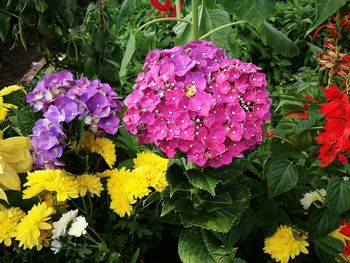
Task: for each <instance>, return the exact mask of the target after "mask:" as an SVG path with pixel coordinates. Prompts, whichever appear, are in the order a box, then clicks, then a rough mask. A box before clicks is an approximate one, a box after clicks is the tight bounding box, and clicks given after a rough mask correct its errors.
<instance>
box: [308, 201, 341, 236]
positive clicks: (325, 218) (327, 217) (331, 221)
mask: <svg viewBox="0 0 350 263" xmlns="http://www.w3.org/2000/svg"><path fill="white" fill-rule="evenodd" d="M339 218H340V217H339V214H337V213H334V212H333V211H332V210H331V209H329V208H327V207H323V208H320V209H317V210H315V211H314V212H313V213H312V214H311V215H310V218H309V221H308V223H307V229H308V233H309V235H310V236H311V237H312V238H323V237H326V236H327V235H328V234H329V233H331V232H332V231H334V230H335V229H337V227H338V226H339V220H340V219H339Z"/></svg>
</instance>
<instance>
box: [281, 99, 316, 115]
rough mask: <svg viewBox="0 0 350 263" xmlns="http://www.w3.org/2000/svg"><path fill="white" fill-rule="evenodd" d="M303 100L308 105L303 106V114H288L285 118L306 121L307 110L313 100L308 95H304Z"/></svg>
mask: <svg viewBox="0 0 350 263" xmlns="http://www.w3.org/2000/svg"><path fill="white" fill-rule="evenodd" d="M304 99H306V100H307V101H308V103H306V104H304V105H303V108H304V112H303V113H298V112H290V113H288V114H287V116H292V117H298V118H300V119H302V120H306V119H308V118H309V112H308V110H309V109H310V106H311V104H312V103H313V101H314V99H313V97H312V96H310V95H306V96H305V97H304Z"/></svg>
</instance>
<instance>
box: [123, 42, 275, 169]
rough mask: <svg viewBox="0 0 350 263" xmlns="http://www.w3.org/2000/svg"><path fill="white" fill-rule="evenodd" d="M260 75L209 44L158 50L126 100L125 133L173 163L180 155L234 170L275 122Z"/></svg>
mask: <svg viewBox="0 0 350 263" xmlns="http://www.w3.org/2000/svg"><path fill="white" fill-rule="evenodd" d="M260 70H261V68H259V67H257V66H255V65H254V64H252V63H245V62H242V61H240V60H239V59H235V58H234V59H230V58H228V57H227V56H226V54H225V52H224V51H223V50H222V49H220V48H218V47H216V46H215V45H213V44H212V43H210V42H208V41H193V42H190V43H188V44H186V45H184V46H181V47H174V48H172V49H166V50H153V51H151V52H150V53H149V54H148V56H147V58H146V60H145V64H144V66H143V69H142V72H141V73H139V75H138V76H137V78H136V82H135V85H134V90H133V92H132V93H131V94H130V95H129V96H128V97H127V98H126V99H125V102H124V103H125V105H126V106H127V107H128V109H127V111H126V113H125V116H124V119H123V120H124V121H125V128H126V129H128V130H129V131H130V132H131V133H132V134H136V135H137V136H138V139H139V142H140V143H144V144H147V143H154V144H155V145H157V146H159V147H160V148H161V150H162V151H163V152H165V153H166V154H167V156H168V157H170V158H172V157H174V155H175V154H176V152H177V151H180V152H183V153H185V154H186V155H187V157H188V160H189V161H192V162H194V163H196V164H198V165H199V166H201V167H205V166H211V167H219V166H222V165H225V164H229V163H231V162H232V159H233V158H239V157H243V152H244V151H246V150H252V149H254V148H255V147H256V146H257V145H258V144H259V143H261V142H262V139H263V125H264V123H265V122H266V120H268V119H270V117H271V113H270V111H269V109H270V106H271V99H270V98H268V95H269V93H268V91H267V90H266V85H267V83H266V76H265V74H264V73H261V72H260Z"/></svg>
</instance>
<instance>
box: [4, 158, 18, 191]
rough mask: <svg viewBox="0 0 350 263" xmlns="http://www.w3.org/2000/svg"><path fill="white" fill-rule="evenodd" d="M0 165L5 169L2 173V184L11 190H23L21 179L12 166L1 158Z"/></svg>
mask: <svg viewBox="0 0 350 263" xmlns="http://www.w3.org/2000/svg"><path fill="white" fill-rule="evenodd" d="M0 166H2V169H3V173H2V174H0V184H2V185H3V186H5V187H6V188H8V189H11V190H16V191H19V190H21V181H20V179H19V177H18V174H17V172H16V171H15V170H14V169H13V168H12V166H11V165H10V164H8V163H7V162H5V161H4V160H0Z"/></svg>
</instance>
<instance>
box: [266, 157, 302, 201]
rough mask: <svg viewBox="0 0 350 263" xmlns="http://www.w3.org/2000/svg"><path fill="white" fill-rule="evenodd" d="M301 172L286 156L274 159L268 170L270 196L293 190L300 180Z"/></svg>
mask: <svg viewBox="0 0 350 263" xmlns="http://www.w3.org/2000/svg"><path fill="white" fill-rule="evenodd" d="M298 178H299V173H298V170H297V169H296V167H295V166H294V164H293V163H292V162H289V161H287V160H286V159H285V158H276V159H274V160H273V161H272V162H271V164H270V166H269V169H268V171H267V185H268V190H269V196H270V198H272V197H275V196H278V195H280V194H283V193H285V192H288V191H289V190H291V189H292V188H293V187H294V186H295V185H296V184H297V182H298Z"/></svg>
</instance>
